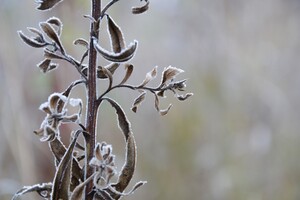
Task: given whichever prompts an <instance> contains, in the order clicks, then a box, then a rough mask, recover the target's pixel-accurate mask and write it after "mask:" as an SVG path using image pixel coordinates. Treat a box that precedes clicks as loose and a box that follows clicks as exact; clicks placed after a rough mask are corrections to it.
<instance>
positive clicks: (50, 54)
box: [44, 49, 65, 60]
mask: <svg viewBox="0 0 300 200" xmlns="http://www.w3.org/2000/svg"><path fill="white" fill-rule="evenodd" d="M44 57H45V58H48V59H61V60H65V57H64V56H62V55H60V54H57V53H54V52H52V51H50V50H49V49H44Z"/></svg>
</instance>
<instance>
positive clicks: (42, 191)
mask: <svg viewBox="0 0 300 200" xmlns="http://www.w3.org/2000/svg"><path fill="white" fill-rule="evenodd" d="M51 190H52V183H42V184H36V185H33V186H24V187H23V188H22V189H20V190H19V191H18V192H16V194H14V196H13V197H12V200H17V199H19V197H20V196H22V195H23V194H26V193H29V192H37V193H38V194H39V195H40V196H41V197H43V198H47V199H48V198H50V196H51Z"/></svg>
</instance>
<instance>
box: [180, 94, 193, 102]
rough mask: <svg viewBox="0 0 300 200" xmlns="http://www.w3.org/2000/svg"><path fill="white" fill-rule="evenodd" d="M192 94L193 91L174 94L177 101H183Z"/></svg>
mask: <svg viewBox="0 0 300 200" xmlns="http://www.w3.org/2000/svg"><path fill="white" fill-rule="evenodd" d="M193 95H194V94H193V93H186V94H185V95H176V97H177V99H178V100H179V101H184V100H186V99H187V98H189V97H191V96H193Z"/></svg>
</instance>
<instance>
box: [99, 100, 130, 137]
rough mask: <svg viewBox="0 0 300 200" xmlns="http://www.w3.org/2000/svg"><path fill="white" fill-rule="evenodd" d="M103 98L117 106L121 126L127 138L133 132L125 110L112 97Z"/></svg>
mask: <svg viewBox="0 0 300 200" xmlns="http://www.w3.org/2000/svg"><path fill="white" fill-rule="evenodd" d="M103 99H104V100H107V101H108V102H109V103H110V104H111V106H112V107H114V108H115V110H116V113H117V115H118V125H119V128H120V129H121V130H122V132H123V134H124V137H125V139H126V140H127V139H128V137H129V134H130V132H131V127H130V122H129V121H128V119H127V117H126V115H125V112H124V111H123V109H122V107H121V106H120V105H119V104H118V103H117V102H116V101H114V100H113V99H110V98H108V97H105V98H103Z"/></svg>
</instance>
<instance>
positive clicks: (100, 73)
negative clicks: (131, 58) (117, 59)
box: [97, 63, 120, 79]
mask: <svg viewBox="0 0 300 200" xmlns="http://www.w3.org/2000/svg"><path fill="white" fill-rule="evenodd" d="M119 66H120V64H119V63H110V64H109V65H107V66H105V67H104V68H105V69H107V70H108V71H109V72H110V73H111V74H112V75H113V74H114V73H115V71H116V69H118V67H119ZM101 69H102V67H101V66H98V68H97V77H98V78H100V79H106V78H107V76H106V75H105V74H104V72H103V70H101Z"/></svg>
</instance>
